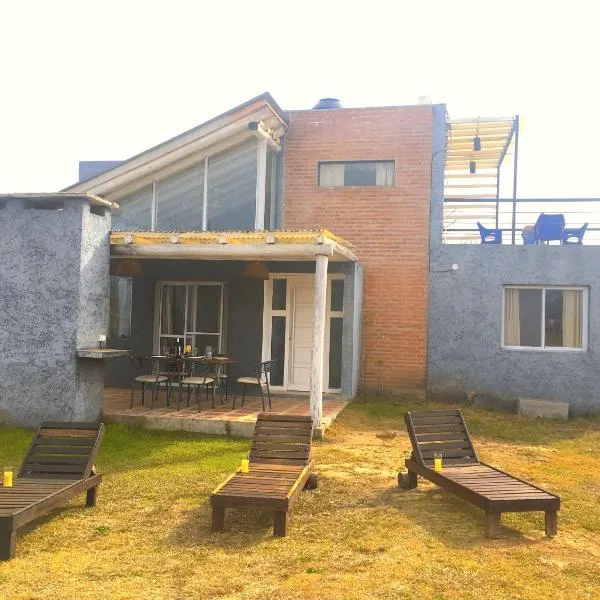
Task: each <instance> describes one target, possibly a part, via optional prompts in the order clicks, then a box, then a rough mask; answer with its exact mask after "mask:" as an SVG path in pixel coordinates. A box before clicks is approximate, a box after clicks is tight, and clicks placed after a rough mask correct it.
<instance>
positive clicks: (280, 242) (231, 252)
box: [110, 229, 357, 428]
mask: <svg viewBox="0 0 600 600" xmlns="http://www.w3.org/2000/svg"><path fill="white" fill-rule="evenodd" d="M110 246H111V259H113V261H114V260H117V261H118V259H125V260H124V261H118V262H141V261H142V260H143V259H189V260H237V261H246V262H249V263H250V264H252V263H253V261H267V262H268V261H314V262H315V296H314V305H313V330H312V353H311V360H310V365H311V366H310V410H311V415H312V418H313V423H315V427H317V428H318V427H320V424H321V419H322V413H323V388H324V383H323V356H324V348H325V319H326V314H327V304H326V303H327V270H328V264H329V261H338V262H341V261H346V262H348V261H352V262H356V260H357V258H356V255H355V254H354V249H353V248H352V246H351V245H350V244H349V243H348V242H346V241H345V240H343V239H342V238H340V237H338V236H336V235H334V234H333V233H331V232H330V231H328V230H327V229H319V230H309V231H306V230H305V231H250V232H242V231H230V232H227V231H226V232H195V231H193V232H156V231H123V232H112V233H111V235H110ZM137 259H141V260H140V261H138V260H137Z"/></svg>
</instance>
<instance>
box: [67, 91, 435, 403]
mask: <svg viewBox="0 0 600 600" xmlns="http://www.w3.org/2000/svg"><path fill="white" fill-rule="evenodd" d="M444 119H445V110H444V108H443V107H442V106H431V105H420V106H419V105H418V106H400V107H377V108H357V109H351V108H342V107H341V106H340V105H339V103H335V102H334V103H331V102H330V101H329V100H326V101H322V102H321V103H319V104H318V105H317V106H316V107H315V108H313V109H311V110H298V111H291V112H284V111H283V110H281V109H280V108H279V106H278V105H277V103H276V102H275V101H274V99H273V98H272V97H271V96H270V95H269V94H263V95H261V96H258V97H256V98H253V99H251V100H249V101H247V102H245V103H244V104H242V105H240V106H237V107H235V108H233V109H231V110H229V111H228V112H226V113H224V114H222V115H220V116H218V117H216V118H214V119H211V120H210V121H208V122H206V123H203V124H202V125H199V126H198V127H196V128H194V129H192V130H190V131H188V132H185V133H183V134H181V135H179V136H177V137H175V138H173V139H171V140H168V141H166V142H164V143H162V144H160V145H158V146H156V147H154V148H151V149H149V150H147V151H145V152H143V153H141V154H139V155H137V156H134V157H133V158H131V159H129V160H126V161H123V162H122V163H117V164H115V163H114V162H107V163H99V164H93V163H91V164H90V163H86V164H85V165H83V167H84V168H83V169H82V170H83V171H84V172H85V173H87V174H89V173H90V169H92V172H93V169H94V168H96V167H97V168H98V169H99V172H97V173H95V174H93V175H92V176H89V177H88V178H87V179H85V180H83V181H80V182H78V183H76V184H74V185H73V186H71V187H69V188H67V189H66V190H64V191H65V192H68V193H80V194H81V193H85V194H93V195H94V196H98V197H101V198H104V199H106V200H108V201H111V202H114V203H116V204H118V205H119V208H118V209H113V210H112V233H111V237H110V244H111V273H112V274H113V275H112V276H111V320H110V329H109V333H110V335H109V340H108V343H109V345H110V346H113V347H114V346H119V345H120V347H128V348H131V349H132V350H133V352H134V353H135V354H148V353H152V352H154V353H159V352H161V351H163V350H164V349H166V348H173V347H174V344H175V342H176V340H177V338H181V339H182V340H183V339H184V340H185V343H186V344H190V345H192V346H193V347H197V348H200V349H204V348H205V347H206V346H211V347H212V348H214V349H215V350H218V351H220V352H227V353H229V354H230V355H231V356H233V357H234V358H235V361H236V364H235V367H234V373H233V374H234V375H235V374H247V373H252V372H253V369H254V366H255V365H256V363H257V362H259V361H260V360H261V359H267V358H275V359H277V367H276V370H275V372H273V373H272V376H271V383H272V386H273V388H274V389H275V390H276V391H287V390H293V391H299V392H311V394H312V396H313V397H315V396H318V395H320V394H321V393H322V392H325V391H329V392H333V393H340V394H342V395H343V396H345V397H351V396H353V395H354V394H355V393H356V391H357V389H358V387H359V384H360V385H363V386H365V387H367V388H373V389H375V388H376V389H380V390H385V391H394V390H400V389H407V388H422V387H423V386H424V384H425V377H426V335H427V334H426V323H427V281H428V244H429V213H430V203H431V200H432V195H435V192H434V193H432V186H437V187H438V188H439V191H438V192H437V193H438V194H441V187H440V185H441V178H439V177H438V178H437V180H436V178H433V179H432V154H433V145H434V141H435V140H437V143H438V145H440V146H441V148H443V143H444V130H445V121H444ZM440 161H441V163H440V164H442V163H443V156H440ZM107 167H108V168H107ZM132 265H133V269H134V272H133V273H131V272H130V270H131V268H132ZM253 269H259V271H260V274H259V275H258V278H256V277H253V276H252V270H253ZM132 275H134V276H132ZM315 298H316V299H317V301H315ZM320 320H322V321H323V328H322V329H321V324H319V326H318V327H317V326H315V327H314V328H313V323H318V322H319V321H320ZM311 361H312V362H311ZM311 369H312V370H313V371H314V373H317V372H318V373H319V377H316V376H315V374H314V373H313V376H312V378H311ZM321 373H322V375H321ZM129 378H130V374H129V368H128V366H127V365H125V364H124V363H123V361H121V362H119V361H114V362H113V363H111V365H110V367H109V370H108V372H107V384H108V385H116V386H121V387H127V386H128V385H129V383H130V379H129ZM317 379H321V383H320V385H318V386H317V388H316V389H313V390H312V391H311V381H312V382H313V385H317V384H316V381H317Z"/></svg>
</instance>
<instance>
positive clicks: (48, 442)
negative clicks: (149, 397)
mask: <svg viewBox="0 0 600 600" xmlns="http://www.w3.org/2000/svg"><path fill="white" fill-rule="evenodd" d="M103 436H104V425H103V424H102V423H65V422H56V421H45V422H44V423H42V425H41V427H40V428H39V429H38V431H37V433H36V435H35V437H34V438H33V441H32V442H31V446H30V447H29V451H28V452H27V456H26V457H25V460H24V461H23V464H22V465H21V469H20V470H19V473H18V476H17V477H16V479H15V480H14V485H13V487H1V486H0V560H9V559H11V558H13V557H14V555H15V547H16V532H17V529H19V527H22V526H23V525H25V524H26V523H29V522H30V521H33V520H34V519H37V518H38V517H40V516H42V515H45V514H47V513H48V512H50V511H51V510H52V509H53V508H56V507H57V506H59V505H61V504H64V503H65V502H67V501H69V500H70V499H71V498H73V497H74V496H77V495H78V494H81V493H82V492H86V491H87V497H86V505H87V506H95V504H96V497H97V493H98V486H99V485H100V482H101V481H102V476H101V475H98V474H97V473H96V472H95V468H94V460H95V459H96V455H97V454H98V448H99V446H100V442H101V441H102V437H103Z"/></svg>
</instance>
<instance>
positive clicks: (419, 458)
mask: <svg viewBox="0 0 600 600" xmlns="http://www.w3.org/2000/svg"><path fill="white" fill-rule="evenodd" d="M404 420H405V422H406V428H407V430H408V435H409V436H410V440H411V442H412V447H413V451H412V455H411V458H410V459H407V460H406V461H405V464H406V468H407V469H408V474H400V475H399V476H398V481H399V483H400V485H402V486H403V487H406V488H407V489H414V488H416V487H417V475H420V476H421V477H424V478H425V479H428V480H429V481H432V482H433V483H435V484H437V485H439V486H440V487H442V488H444V489H446V490H448V491H449V492H452V493H453V494H456V495H457V496H458V497H459V498H462V499H463V500H466V501H467V502H470V503H471V504H474V505H475V506H478V507H479V508H483V510H484V511H485V515H486V533H487V535H488V536H489V537H496V536H497V535H498V534H499V525H500V515H501V514H502V513H503V512H527V511H544V513H545V529H546V535H547V536H554V535H556V531H557V512H558V510H559V509H560V498H559V497H558V496H555V495H554V494H550V493H549V492H547V491H545V490H543V489H542V488H539V487H536V486H535V485H532V484H531V483H528V482H526V481H523V480H522V479H518V478H516V477H513V476H512V475H509V474H508V473H505V472H504V471H500V470H499V469H495V468H494V467H490V466H489V465H486V464H485V463H482V462H479V459H478V458H477V453H476V452H475V448H473V443H472V442H471V438H470V436H469V432H468V430H467V426H466V424H465V421H464V418H463V415H462V412H461V411H460V410H435V411H424V412H408V413H406V415H405V416H404ZM434 452H441V453H442V461H443V468H442V472H441V473H437V472H436V471H435V470H434V469H433V454H434Z"/></svg>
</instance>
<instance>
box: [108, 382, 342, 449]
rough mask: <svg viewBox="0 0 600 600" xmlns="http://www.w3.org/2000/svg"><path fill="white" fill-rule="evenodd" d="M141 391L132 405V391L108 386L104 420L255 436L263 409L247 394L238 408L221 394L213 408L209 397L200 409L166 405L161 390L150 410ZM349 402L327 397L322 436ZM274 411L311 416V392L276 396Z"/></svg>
mask: <svg viewBox="0 0 600 600" xmlns="http://www.w3.org/2000/svg"><path fill="white" fill-rule="evenodd" d="M139 399H140V392H139V390H136V393H135V401H134V407H133V408H129V403H130V400H131V390H130V389H128V388H127V389H126V388H105V390H104V397H103V419H104V421H105V422H111V421H112V422H114V423H126V424H128V425H138V426H140V427H145V428H147V429H166V430H170V431H194V432H197V433H207V434H212V435H231V436H237V437H248V438H250V437H252V434H253V432H254V424H255V423H256V417H257V416H258V414H259V413H260V412H262V404H261V401H260V397H258V396H247V397H246V401H245V403H244V406H243V407H242V406H241V402H240V398H239V397H238V399H237V403H236V407H235V409H233V408H232V403H233V398H232V396H230V397H229V401H228V402H226V403H224V404H223V405H221V403H220V401H219V398H218V397H217V398H216V400H215V402H216V408H215V409H214V410H213V408H212V406H211V404H210V403H208V402H207V401H206V399H205V398H203V399H202V403H201V407H200V411H198V406H197V405H195V404H194V405H192V406H190V407H189V408H188V407H187V404H186V403H185V399H186V395H185V394H184V404H183V406H182V407H181V410H179V411H178V410H176V408H175V407H174V406H171V407H167V406H166V395H165V393H164V392H160V395H159V398H158V402H157V403H156V404H155V407H154V409H152V410H151V409H150V406H149V401H150V399H149V395H147V396H146V405H145V406H140V405H139V404H138V402H139ZM346 404H347V402H346V401H345V400H341V399H340V398H339V397H337V396H335V395H333V394H332V395H330V396H328V397H326V398H325V399H324V400H323V427H322V428H321V430H320V431H319V430H315V436H316V437H319V436H321V435H322V434H323V432H324V431H325V430H326V429H327V428H328V427H330V426H331V424H332V423H333V421H334V420H335V419H336V417H337V416H338V414H339V413H340V412H341V411H342V410H343V409H344V407H345V406H346ZM272 406H273V408H272V412H273V413H275V414H280V415H307V414H309V412H310V411H309V401H308V396H307V395H293V396H292V395H290V396H286V397H283V396H272Z"/></svg>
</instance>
